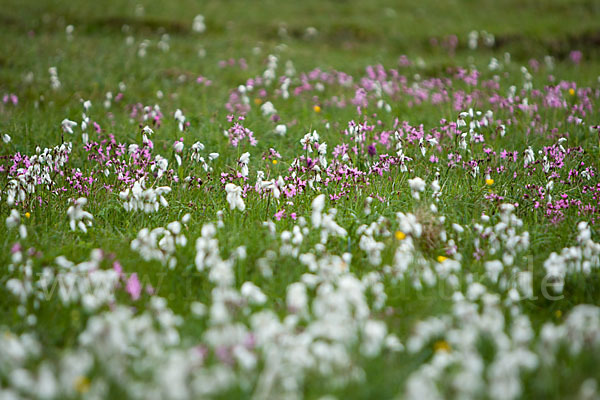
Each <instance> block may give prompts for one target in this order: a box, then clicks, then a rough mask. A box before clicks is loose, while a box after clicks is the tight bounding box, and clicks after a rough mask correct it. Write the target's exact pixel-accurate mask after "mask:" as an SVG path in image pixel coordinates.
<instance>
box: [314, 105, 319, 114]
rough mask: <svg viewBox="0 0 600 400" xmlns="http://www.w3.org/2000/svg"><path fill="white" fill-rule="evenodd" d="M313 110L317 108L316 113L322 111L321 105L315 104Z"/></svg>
mask: <svg viewBox="0 0 600 400" xmlns="http://www.w3.org/2000/svg"><path fill="white" fill-rule="evenodd" d="M313 110H315V112H316V113H320V112H321V106H314V107H313Z"/></svg>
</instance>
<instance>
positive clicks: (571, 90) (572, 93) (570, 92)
mask: <svg viewBox="0 0 600 400" xmlns="http://www.w3.org/2000/svg"><path fill="white" fill-rule="evenodd" d="M569 94H570V95H571V96H575V89H573V88H571V89H569Z"/></svg>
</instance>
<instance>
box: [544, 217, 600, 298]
mask: <svg viewBox="0 0 600 400" xmlns="http://www.w3.org/2000/svg"><path fill="white" fill-rule="evenodd" d="M577 229H578V230H579V235H577V245H576V246H572V247H566V248H564V249H562V251H561V252H560V254H557V253H556V252H553V253H551V254H550V256H549V257H548V258H547V259H546V261H544V269H545V270H546V274H547V278H548V279H550V280H551V282H552V289H553V291H554V292H555V293H562V291H563V288H564V285H565V279H566V278H567V276H570V275H577V274H581V276H582V277H587V276H588V275H590V273H591V272H592V271H593V270H597V269H598V268H599V267H600V243H596V242H594V241H593V240H592V231H591V229H590V227H589V225H588V223H587V222H584V221H582V222H580V223H579V224H578V225H577Z"/></svg>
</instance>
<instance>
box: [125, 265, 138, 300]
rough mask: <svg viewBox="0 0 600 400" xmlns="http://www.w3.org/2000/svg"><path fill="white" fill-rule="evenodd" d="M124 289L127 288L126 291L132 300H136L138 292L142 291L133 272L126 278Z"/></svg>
mask: <svg viewBox="0 0 600 400" xmlns="http://www.w3.org/2000/svg"><path fill="white" fill-rule="evenodd" d="M125 290H127V293H129V295H130V296H131V299H132V300H137V299H139V298H140V294H141V293H142V286H141V285H140V281H139V279H138V276H137V274H136V273H135V272H134V273H133V274H131V276H130V277H129V279H128V280H127V285H126V286H125Z"/></svg>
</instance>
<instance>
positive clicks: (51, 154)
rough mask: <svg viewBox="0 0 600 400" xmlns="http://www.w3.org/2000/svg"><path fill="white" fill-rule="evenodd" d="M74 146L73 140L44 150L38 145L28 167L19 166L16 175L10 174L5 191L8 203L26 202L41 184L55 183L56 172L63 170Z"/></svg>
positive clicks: (11, 204) (48, 185) (46, 185)
mask: <svg viewBox="0 0 600 400" xmlns="http://www.w3.org/2000/svg"><path fill="white" fill-rule="evenodd" d="M72 148H73V146H72V144H71V142H67V143H63V144H61V145H60V146H56V147H53V148H46V149H44V150H43V151H42V150H41V149H40V148H39V147H37V148H36V154H35V155H33V156H31V157H30V158H29V166H28V167H27V168H18V169H17V170H16V172H15V173H14V175H13V174H9V175H8V186H7V188H6V192H5V193H6V202H7V203H8V205H10V206H13V205H15V204H16V203H23V202H25V201H26V200H27V196H28V195H32V194H34V193H36V188H37V187H39V186H42V187H44V186H45V187H46V188H47V189H49V188H50V187H51V186H52V184H53V183H54V181H53V178H54V176H55V175H56V173H57V172H58V171H60V170H62V168H63V167H64V166H65V164H66V163H67V161H68V160H69V155H70V154H71V150H72Z"/></svg>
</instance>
